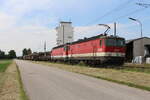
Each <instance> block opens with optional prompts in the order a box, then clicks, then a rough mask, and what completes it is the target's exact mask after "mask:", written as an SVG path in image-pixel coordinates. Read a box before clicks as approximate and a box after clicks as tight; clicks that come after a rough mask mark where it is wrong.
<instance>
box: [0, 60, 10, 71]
mask: <svg viewBox="0 0 150 100" xmlns="http://www.w3.org/2000/svg"><path fill="white" fill-rule="evenodd" d="M10 64H11V60H0V73H2V72H5V70H6V69H7V67H8V66H9V65H10Z"/></svg>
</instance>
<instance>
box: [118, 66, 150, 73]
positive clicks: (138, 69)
mask: <svg viewBox="0 0 150 100" xmlns="http://www.w3.org/2000/svg"><path fill="white" fill-rule="evenodd" d="M120 70H125V71H133V72H142V73H147V74H150V64H125V65H124V66H123V67H122V68H121V69H120Z"/></svg>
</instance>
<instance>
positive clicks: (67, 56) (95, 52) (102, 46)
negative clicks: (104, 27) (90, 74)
mask: <svg viewBox="0 0 150 100" xmlns="http://www.w3.org/2000/svg"><path fill="white" fill-rule="evenodd" d="M125 49H126V47H125V39H124V38H122V37H117V36H113V35H112V36H107V35H106V34H100V35H97V36H94V37H90V38H84V39H82V40H78V41H75V42H72V43H67V44H64V45H60V46H57V47H54V48H53V49H52V50H51V51H50V52H49V54H47V55H46V56H45V57H44V56H43V57H41V56H37V55H35V58H34V57H33V56H31V57H32V59H30V60H41V58H43V59H42V60H49V61H53V62H58V61H59V62H69V63H72V64H74V63H75V64H76V63H80V62H84V63H86V64H88V65H112V64H113V65H121V64H123V63H124V59H125ZM27 57H28V56H27ZM37 57H38V58H37ZM44 58H45V59H44Z"/></svg>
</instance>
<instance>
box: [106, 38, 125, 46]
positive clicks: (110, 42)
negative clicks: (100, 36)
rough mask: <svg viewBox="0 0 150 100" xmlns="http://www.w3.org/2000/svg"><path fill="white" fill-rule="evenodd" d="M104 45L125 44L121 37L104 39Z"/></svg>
mask: <svg viewBox="0 0 150 100" xmlns="http://www.w3.org/2000/svg"><path fill="white" fill-rule="evenodd" d="M105 45H106V46H125V41H124V40H123V39H106V40H105Z"/></svg>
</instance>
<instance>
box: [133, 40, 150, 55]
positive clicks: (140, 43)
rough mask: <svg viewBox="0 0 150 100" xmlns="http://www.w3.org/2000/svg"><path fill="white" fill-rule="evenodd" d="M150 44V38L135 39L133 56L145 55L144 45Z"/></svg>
mask: <svg viewBox="0 0 150 100" xmlns="http://www.w3.org/2000/svg"><path fill="white" fill-rule="evenodd" d="M146 44H149V45H150V39H149V38H143V39H139V40H135V41H134V43H133V57H134V58H135V57H136V56H144V49H145V48H144V45H146Z"/></svg>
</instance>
